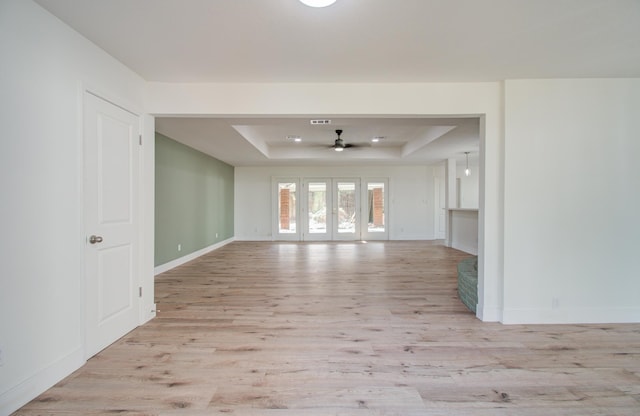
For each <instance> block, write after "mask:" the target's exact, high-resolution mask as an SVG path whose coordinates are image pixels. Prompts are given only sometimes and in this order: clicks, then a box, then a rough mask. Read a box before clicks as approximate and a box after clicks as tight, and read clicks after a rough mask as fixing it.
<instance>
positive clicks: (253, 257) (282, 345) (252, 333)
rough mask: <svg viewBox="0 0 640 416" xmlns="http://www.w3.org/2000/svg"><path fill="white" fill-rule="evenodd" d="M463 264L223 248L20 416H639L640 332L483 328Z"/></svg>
mask: <svg viewBox="0 0 640 416" xmlns="http://www.w3.org/2000/svg"><path fill="white" fill-rule="evenodd" d="M466 256H467V255H466V254H464V253H461V252H459V251H456V250H453V249H449V248H445V247H442V246H435V245H430V244H428V243H427V242H384V243H378V242H371V243H368V244H364V243H299V244H296V243H266V242H264V243H263V242H259V243H253V242H235V243H232V244H229V245H227V246H225V247H223V248H221V249H219V250H217V251H215V252H212V253H210V254H208V255H206V256H204V257H201V258H199V259H197V260H195V261H193V262H191V263H189V264H186V265H184V266H182V267H179V268H176V269H173V270H171V271H169V272H166V273H164V274H162V275H160V276H158V277H157V282H156V297H157V303H158V309H159V312H158V316H157V318H156V319H154V320H153V321H151V322H150V323H148V324H146V325H144V326H142V327H140V328H138V329H136V330H134V331H133V332H131V333H130V334H128V335H127V336H125V337H124V338H123V339H121V340H119V341H117V342H116V343H115V344H113V345H111V346H110V347H108V348H107V349H105V350H104V351H102V352H101V353H100V354H98V355H97V356H95V357H94V358H92V359H91V360H89V362H88V363H87V364H86V365H85V366H84V367H83V368H81V369H80V370H78V371H77V372H75V373H74V374H72V375H71V376H69V377H68V378H67V379H65V380H63V381H62V382H60V383H59V384H58V385H56V386H55V387H53V388H51V389H50V390H48V391H47V392H45V393H44V394H42V395H41V396H40V397H38V398H36V399H35V400H33V401H32V402H31V403H29V404H28V405H26V406H25V407H24V408H22V409H21V410H19V411H18V412H17V413H16V414H18V415H93V414H132V415H170V416H171V415H213V414H226V415H228V414H232V415H252V416H253V415H267V416H292V415H296V416H298V415H310V416H319V415H323V416H324V415H354V416H371V415H403V416H413V415H463V416H464V415H487V416H489V415H491V416H502V415H525V416H527V415H531V416H533V415H544V416H547V415H563V416H564V415H581V416H584V415H635V416H637V415H639V414H640V325H635V324H629V325H540V326H536V325H515V326H505V325H501V324H498V323H483V322H480V321H479V320H477V319H476V318H475V316H474V315H473V314H472V313H470V312H468V311H467V310H466V309H465V307H464V306H463V305H462V303H461V302H460V301H459V300H458V298H457V294H456V269H455V265H456V263H457V262H458V261H459V260H460V259H462V258H464V257H466Z"/></svg>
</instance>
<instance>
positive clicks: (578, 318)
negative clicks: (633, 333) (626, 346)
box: [502, 308, 640, 324]
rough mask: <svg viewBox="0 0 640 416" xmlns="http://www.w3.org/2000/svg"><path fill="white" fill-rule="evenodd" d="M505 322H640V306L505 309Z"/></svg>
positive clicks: (503, 321)
mask: <svg viewBox="0 0 640 416" xmlns="http://www.w3.org/2000/svg"><path fill="white" fill-rule="evenodd" d="M502 318H503V319H502V323H503V324H614V323H620V324H622V323H639V322H640V308H557V309H533V308H531V309H505V310H504V314H503V317H502Z"/></svg>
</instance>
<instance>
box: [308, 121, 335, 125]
mask: <svg viewBox="0 0 640 416" xmlns="http://www.w3.org/2000/svg"><path fill="white" fill-rule="evenodd" d="M311 124H312V125H314V124H331V120H311Z"/></svg>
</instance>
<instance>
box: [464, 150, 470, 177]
mask: <svg viewBox="0 0 640 416" xmlns="http://www.w3.org/2000/svg"><path fill="white" fill-rule="evenodd" d="M464 155H465V157H466V158H467V168H466V169H465V170H464V176H469V175H471V170H470V169H469V152H464Z"/></svg>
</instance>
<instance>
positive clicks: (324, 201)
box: [303, 178, 333, 241]
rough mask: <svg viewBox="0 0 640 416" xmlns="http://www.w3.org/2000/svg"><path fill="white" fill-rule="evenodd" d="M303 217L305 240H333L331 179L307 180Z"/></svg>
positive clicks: (304, 187)
mask: <svg viewBox="0 0 640 416" xmlns="http://www.w3.org/2000/svg"><path fill="white" fill-rule="evenodd" d="M303 191H304V193H305V198H303V200H304V201H303V206H304V209H303V216H304V219H305V226H304V227H305V228H304V233H303V240H305V241H322V240H330V239H331V227H332V224H333V221H332V215H331V199H332V198H331V179H327V178H324V179H305V180H304V182H303Z"/></svg>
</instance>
